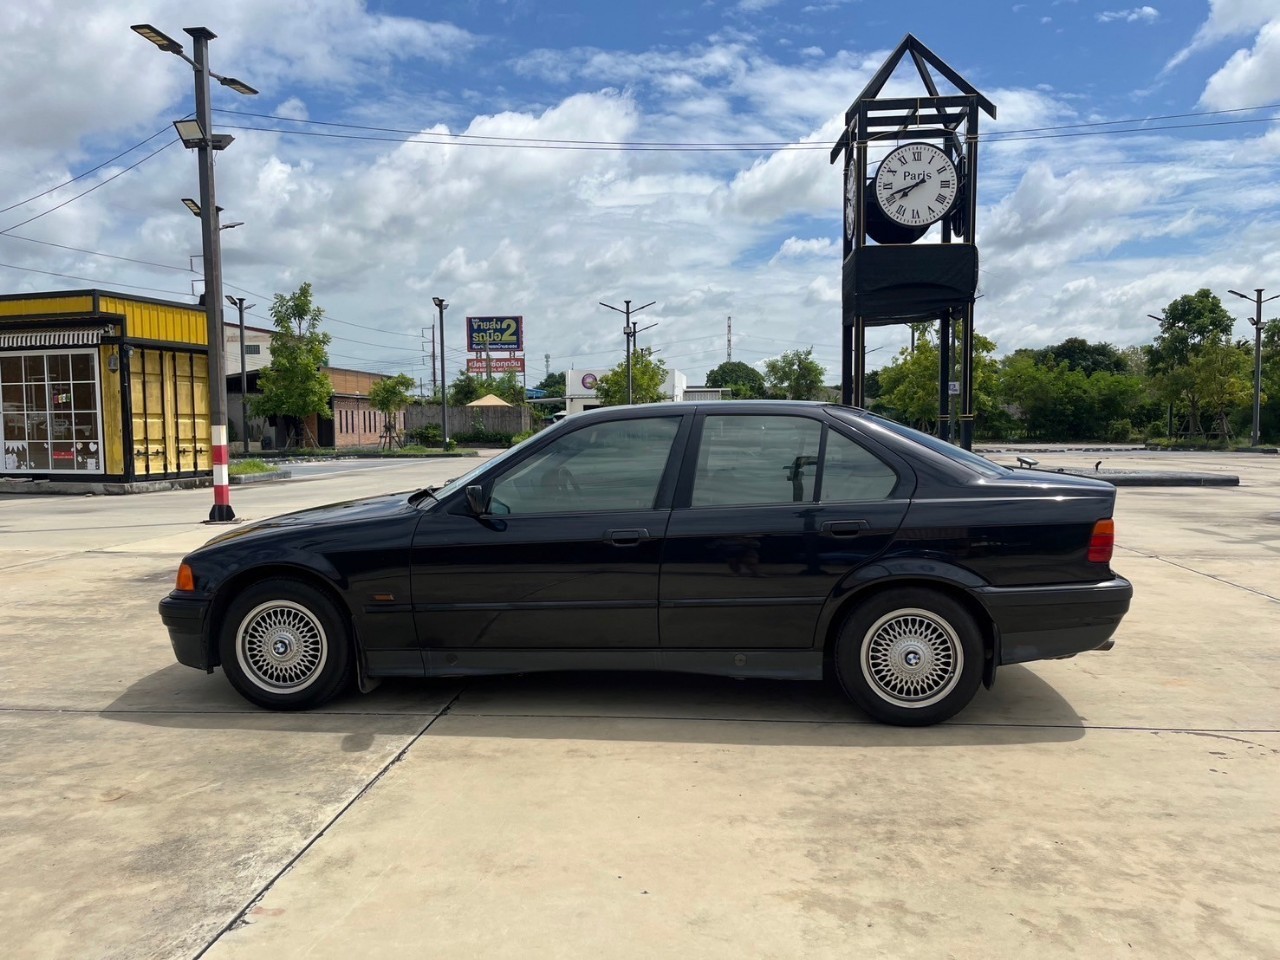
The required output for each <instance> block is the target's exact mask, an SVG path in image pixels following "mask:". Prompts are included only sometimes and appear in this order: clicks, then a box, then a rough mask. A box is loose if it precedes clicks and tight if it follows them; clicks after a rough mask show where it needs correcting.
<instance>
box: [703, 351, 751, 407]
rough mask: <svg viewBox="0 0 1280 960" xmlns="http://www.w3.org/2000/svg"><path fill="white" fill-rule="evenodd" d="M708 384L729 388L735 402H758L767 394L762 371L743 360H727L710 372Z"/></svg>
mask: <svg viewBox="0 0 1280 960" xmlns="http://www.w3.org/2000/svg"><path fill="white" fill-rule="evenodd" d="M706 384H707V386H708V387H722V388H723V387H728V388H729V390H730V391H731V392H730V396H732V397H733V398H734V399H735V400H758V399H760V398H761V397H764V396H765V392H766V391H765V384H764V377H763V376H762V375H761V373H760V371H759V370H757V369H756V368H755V367H752V366H750V365H749V364H746V363H743V362H742V361H741V360H726V361H725V362H724V363H722V364H720V366H718V367H716V368H715V369H714V370H708V371H707V379H706Z"/></svg>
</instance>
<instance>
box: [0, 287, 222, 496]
mask: <svg viewBox="0 0 1280 960" xmlns="http://www.w3.org/2000/svg"><path fill="white" fill-rule="evenodd" d="M0 399H2V400H3V422H2V423H0V441H3V451H4V462H3V469H0V477H27V478H36V479H47V480H86V481H97V482H109V483H133V482H138V481H146V480H177V479H183V478H191V477H200V476H209V475H211V474H212V472H213V461H212V451H211V443H210V432H209V348H208V326H207V322H206V319H205V311H204V307H201V306H196V305H194V304H188V303H175V302H172V301H168V300H154V299H151V298H148V297H136V296H132V295H126V294H119V293H110V292H108V291H105V290H74V291H64V292H56V293H34V294H16V295H8V296H0Z"/></svg>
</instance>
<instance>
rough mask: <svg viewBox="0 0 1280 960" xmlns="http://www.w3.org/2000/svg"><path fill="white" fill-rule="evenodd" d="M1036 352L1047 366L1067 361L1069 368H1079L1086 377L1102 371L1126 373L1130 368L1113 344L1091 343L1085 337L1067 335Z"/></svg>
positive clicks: (1039, 360)
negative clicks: (1058, 341) (1064, 338)
mask: <svg viewBox="0 0 1280 960" xmlns="http://www.w3.org/2000/svg"><path fill="white" fill-rule="evenodd" d="M1035 354H1036V362H1037V363H1041V364H1044V365H1046V366H1049V365H1052V364H1055V363H1065V364H1066V365H1067V369H1068V370H1079V371H1080V372H1081V373H1083V374H1084V375H1085V376H1086V377H1091V376H1093V375H1094V374H1095V373H1100V372H1105V373H1124V372H1125V371H1126V370H1127V368H1128V364H1127V363H1126V362H1125V358H1124V356H1123V355H1122V354H1121V353H1120V351H1119V350H1117V349H1116V348H1115V347H1113V346H1112V345H1111V344H1109V343H1090V342H1089V341H1088V340H1085V339H1084V338H1083V337H1067V339H1066V340H1063V341H1062V342H1061V343H1057V344H1054V345H1053V346H1051V347H1044V348H1042V349H1040V350H1037V351H1036V352H1035Z"/></svg>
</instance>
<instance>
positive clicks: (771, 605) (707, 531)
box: [660, 410, 915, 649]
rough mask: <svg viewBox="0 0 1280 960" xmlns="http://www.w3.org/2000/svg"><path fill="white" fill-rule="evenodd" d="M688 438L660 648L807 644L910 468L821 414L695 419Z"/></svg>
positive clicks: (880, 540)
mask: <svg viewBox="0 0 1280 960" xmlns="http://www.w3.org/2000/svg"><path fill="white" fill-rule="evenodd" d="M850 433H852V431H851V432H850ZM693 446H694V447H695V448H696V453H691V454H690V455H689V456H688V457H686V460H685V466H684V470H683V471H682V474H681V478H680V484H679V487H678V489H677V493H676V501H675V509H674V510H673V511H672V515H671V522H670V524H669V525H668V527H667V540H666V545H665V547H664V551H663V561H662V582H661V587H660V600H661V609H660V629H661V633H662V645H663V648H664V649H706V648H724V647H730V648H774V649H780V648H792V649H794V648H807V647H810V646H812V644H813V642H814V630H815V627H816V624H817V620H818V616H819V614H820V613H821V610H822V606H823V604H824V603H825V602H826V600H827V598H828V597H829V596H830V595H831V593H832V591H833V590H834V589H835V588H836V585H837V584H838V583H839V582H840V581H841V580H842V579H843V578H844V577H845V576H847V575H848V574H849V572H850V571H852V570H854V569H856V568H857V567H859V566H861V565H862V564H864V563H866V562H868V561H869V560H871V559H872V558H873V557H875V556H876V555H877V554H879V553H880V552H881V551H882V550H884V549H885V547H886V546H887V545H888V544H889V542H890V540H891V539H892V537H893V535H894V533H895V532H896V531H897V529H898V527H899V526H900V525H901V523H902V519H903V517H904V516H905V515H906V511H907V506H908V504H909V502H910V500H909V497H910V494H911V490H912V489H913V488H914V484H915V478H914V474H912V473H911V471H910V468H909V467H908V466H907V465H906V464H905V463H902V462H901V461H900V460H899V459H898V458H895V457H893V456H892V455H891V454H887V453H886V452H885V451H879V452H877V453H873V452H872V451H870V450H869V449H868V448H867V446H866V445H864V444H862V443H859V442H858V441H856V440H854V439H852V437H851V436H850V435H845V434H843V433H841V432H838V431H836V430H835V429H833V428H832V427H831V426H830V425H829V424H828V422H827V421H826V419H825V418H824V417H823V416H822V414H821V413H820V412H819V411H817V410H815V411H814V413H813V414H802V413H795V414H779V413H771V412H770V413H762V412H744V413H741V414H739V413H718V412H717V413H714V414H708V415H706V416H700V417H699V418H698V420H697V421H696V423H695V426H694V438H693Z"/></svg>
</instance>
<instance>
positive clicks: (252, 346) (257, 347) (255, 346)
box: [244, 343, 262, 356]
mask: <svg viewBox="0 0 1280 960" xmlns="http://www.w3.org/2000/svg"><path fill="white" fill-rule="evenodd" d="M244 352H245V355H246V356H247V355H248V354H251V353H252V354H253V355H254V356H257V355H259V354H261V353H262V344H260V343H246V344H245V345H244Z"/></svg>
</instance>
